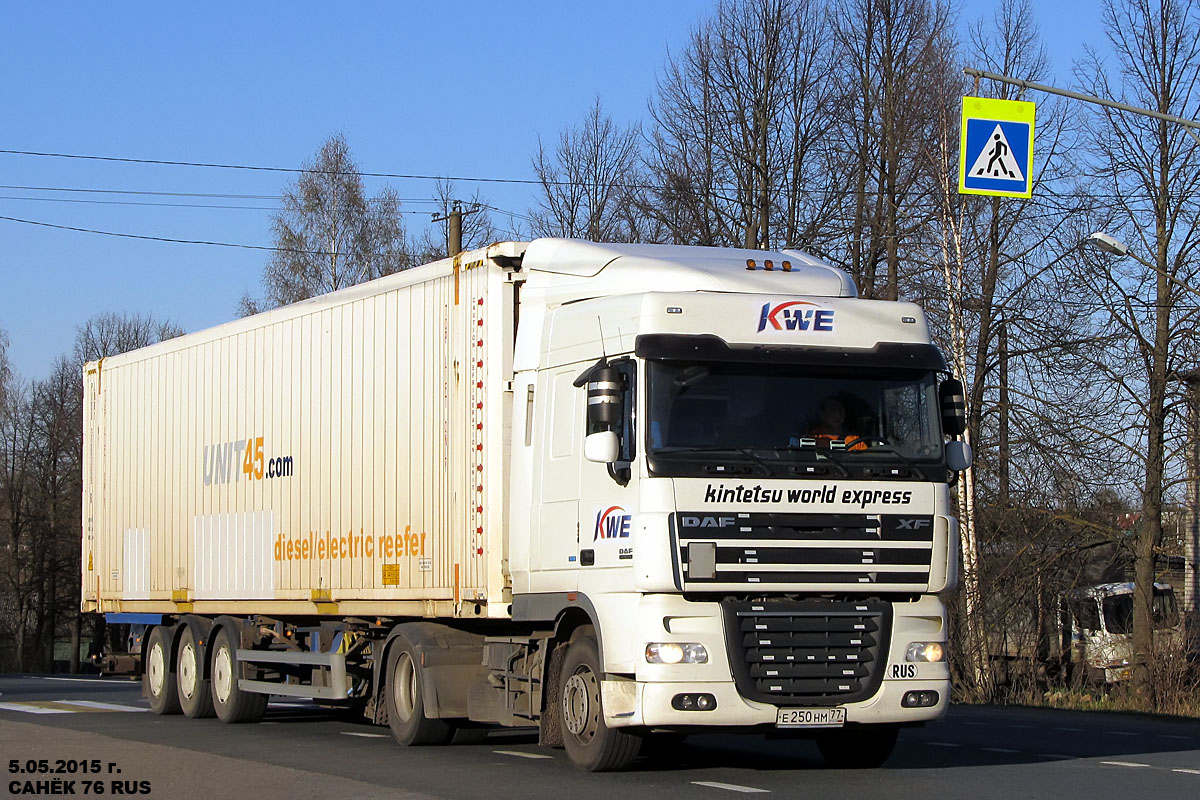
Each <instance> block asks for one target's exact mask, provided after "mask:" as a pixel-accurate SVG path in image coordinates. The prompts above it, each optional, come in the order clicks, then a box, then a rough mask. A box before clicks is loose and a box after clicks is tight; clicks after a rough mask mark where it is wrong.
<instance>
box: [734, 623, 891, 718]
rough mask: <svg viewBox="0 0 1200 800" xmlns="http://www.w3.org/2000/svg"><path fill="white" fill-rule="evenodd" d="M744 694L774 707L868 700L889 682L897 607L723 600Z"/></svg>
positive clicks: (739, 681) (738, 681)
mask: <svg viewBox="0 0 1200 800" xmlns="http://www.w3.org/2000/svg"><path fill="white" fill-rule="evenodd" d="M721 607H722V610H723V612H724V616H725V632H726V639H727V640H728V642H729V645H730V659H731V662H732V665H733V676H734V680H735V681H736V683H737V687H738V691H739V692H740V693H741V694H742V696H743V697H745V698H747V699H750V700H757V701H760V702H765V703H773V704H776V705H818V706H819V705H836V704H838V703H851V702H856V701H859V700H865V699H867V698H869V697H870V696H871V695H873V694H874V693H875V692H876V690H878V688H879V684H880V681H882V680H883V670H884V667H885V661H886V658H885V657H884V656H885V655H886V653H887V648H888V641H889V639H890V638H891V629H892V614H891V605H890V604H888V603H884V602H881V601H878V600H868V601H847V602H839V601H832V600H770V601H755V602H736V601H732V600H728V601H725V602H723V603H722V604H721Z"/></svg>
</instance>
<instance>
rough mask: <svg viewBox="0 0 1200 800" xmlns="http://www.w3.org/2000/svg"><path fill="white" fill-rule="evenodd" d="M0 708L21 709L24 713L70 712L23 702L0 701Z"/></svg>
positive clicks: (6, 709)
mask: <svg viewBox="0 0 1200 800" xmlns="http://www.w3.org/2000/svg"><path fill="white" fill-rule="evenodd" d="M0 709H3V710H5V711H22V712H24V713H26V714H70V713H71V712H70V711H69V710H67V709H65V708H41V707H39V706H31V705H26V704H25V703H0Z"/></svg>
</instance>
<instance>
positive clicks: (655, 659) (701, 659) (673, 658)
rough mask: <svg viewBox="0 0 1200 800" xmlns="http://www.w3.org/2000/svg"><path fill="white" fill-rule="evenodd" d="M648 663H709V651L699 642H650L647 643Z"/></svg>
mask: <svg viewBox="0 0 1200 800" xmlns="http://www.w3.org/2000/svg"><path fill="white" fill-rule="evenodd" d="M646 663H648V664H707V663H708V651H707V650H705V649H704V645H702V644H699V643H698V642H650V643H649V644H647V645H646Z"/></svg>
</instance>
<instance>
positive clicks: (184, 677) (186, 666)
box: [179, 643, 196, 697]
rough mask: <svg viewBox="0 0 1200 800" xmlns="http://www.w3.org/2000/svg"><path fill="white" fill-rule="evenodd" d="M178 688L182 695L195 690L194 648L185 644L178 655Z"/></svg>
mask: <svg viewBox="0 0 1200 800" xmlns="http://www.w3.org/2000/svg"><path fill="white" fill-rule="evenodd" d="M179 688H180V690H182V692H183V695H184V697H191V696H192V692H194V691H196V648H195V647H193V646H192V645H191V644H190V643H189V644H187V645H186V646H185V647H184V648H183V651H182V652H181V653H180V655H179Z"/></svg>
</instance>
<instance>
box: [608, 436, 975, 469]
mask: <svg viewBox="0 0 1200 800" xmlns="http://www.w3.org/2000/svg"><path fill="white" fill-rule="evenodd" d="M588 438H589V439H590V438H592V437H590V436H589V437H588ZM974 459H975V454H974V453H972V452H971V445H969V444H967V443H966V442H964V441H962V440H961V439H959V440H956V441H953V442H947V443H946V466H947V467H949V468H950V469H951V470H952V471H954V472H962V471H963V470H964V469H966V468H967V467H969V466H971V462H972V461H973V460H974Z"/></svg>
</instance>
